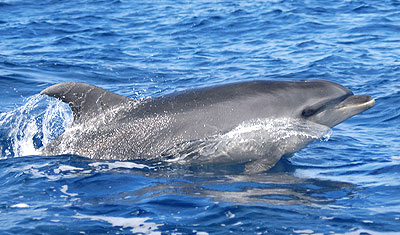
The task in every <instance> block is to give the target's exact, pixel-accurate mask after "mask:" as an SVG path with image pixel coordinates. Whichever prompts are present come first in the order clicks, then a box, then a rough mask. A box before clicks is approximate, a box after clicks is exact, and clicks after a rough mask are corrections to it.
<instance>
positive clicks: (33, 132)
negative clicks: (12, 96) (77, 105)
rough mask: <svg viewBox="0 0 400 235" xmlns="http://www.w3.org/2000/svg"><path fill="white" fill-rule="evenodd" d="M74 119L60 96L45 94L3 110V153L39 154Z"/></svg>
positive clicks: (0, 137)
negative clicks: (12, 108) (56, 97)
mask: <svg viewBox="0 0 400 235" xmlns="http://www.w3.org/2000/svg"><path fill="white" fill-rule="evenodd" d="M72 120H73V117H72V113H71V111H70V109H69V108H68V105H66V104H64V103H62V102H61V101H59V100H56V99H53V98H49V97H45V96H41V95H34V96H30V97H28V98H25V102H24V105H22V106H20V107H17V108H15V109H14V110H11V111H9V112H4V113H0V150H1V157H17V156H26V155H34V154H39V151H38V150H39V149H40V148H41V147H42V146H43V145H45V144H47V143H48V142H49V141H51V140H53V139H55V138H56V137H57V136H59V135H60V134H61V133H62V132H64V130H65V128H66V127H67V126H68V125H69V124H70V123H71V122H72Z"/></svg>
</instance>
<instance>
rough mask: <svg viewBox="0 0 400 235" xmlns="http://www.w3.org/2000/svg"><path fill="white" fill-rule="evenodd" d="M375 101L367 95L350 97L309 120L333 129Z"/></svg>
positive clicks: (369, 106)
mask: <svg viewBox="0 0 400 235" xmlns="http://www.w3.org/2000/svg"><path fill="white" fill-rule="evenodd" d="M374 104H375V100H374V99H372V98H371V96H368V95H351V96H349V97H347V98H346V99H344V100H343V101H341V102H340V103H338V104H335V105H331V106H329V107H328V108H326V109H323V110H322V111H321V112H318V113H317V114H315V115H312V116H311V117H310V118H309V120H311V121H315V122H317V123H319V124H322V125H325V126H329V127H334V126H336V125H337V124H339V123H341V122H343V121H344V120H346V119H349V118H351V117H352V116H354V115H356V114H359V113H361V112H364V111H365V110H367V109H369V108H371V107H372V106H374Z"/></svg>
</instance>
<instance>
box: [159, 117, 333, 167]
mask: <svg viewBox="0 0 400 235" xmlns="http://www.w3.org/2000/svg"><path fill="white" fill-rule="evenodd" d="M330 136H331V129H330V128H329V127H327V126H324V125H320V124H317V123H314V122H309V121H305V120H300V119H293V118H274V119H271V118H268V119H255V120H250V121H246V122H243V123H242V124H240V125H239V126H237V127H236V128H234V129H232V130H231V131H228V132H227V133H224V134H219V135H216V136H212V137H210V138H207V139H203V140H198V141H191V142H187V143H183V144H181V145H179V146H177V147H174V148H172V149H170V150H168V151H166V153H165V154H164V155H165V156H168V161H169V162H182V163H183V162H187V161H188V160H190V161H191V162H193V160H196V161H198V162H209V161H212V162H214V163H215V162H241V161H243V159H245V160H246V161H249V160H250V161H252V160H259V159H261V158H263V157H265V156H270V157H271V156H275V157H277V158H278V159H279V158H280V157H281V156H282V155H285V154H291V153H294V152H297V151H299V150H300V149H302V148H303V147H305V146H306V145H307V144H308V143H310V142H311V141H313V140H317V139H320V140H321V141H327V140H328V139H329V137H330Z"/></svg>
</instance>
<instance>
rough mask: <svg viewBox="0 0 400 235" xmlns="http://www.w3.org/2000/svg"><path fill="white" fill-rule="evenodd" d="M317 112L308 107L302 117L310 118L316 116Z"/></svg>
mask: <svg viewBox="0 0 400 235" xmlns="http://www.w3.org/2000/svg"><path fill="white" fill-rule="evenodd" d="M316 112H317V109H314V108H310V107H308V108H305V109H304V110H303V112H302V113H301V115H302V116H303V117H310V116H312V115H314V114H315V113H316Z"/></svg>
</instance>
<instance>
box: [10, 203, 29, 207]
mask: <svg viewBox="0 0 400 235" xmlns="http://www.w3.org/2000/svg"><path fill="white" fill-rule="evenodd" d="M10 207H11V208H29V207H30V206H29V205H28V204H26V203H18V204H15V205H12V206H10Z"/></svg>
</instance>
